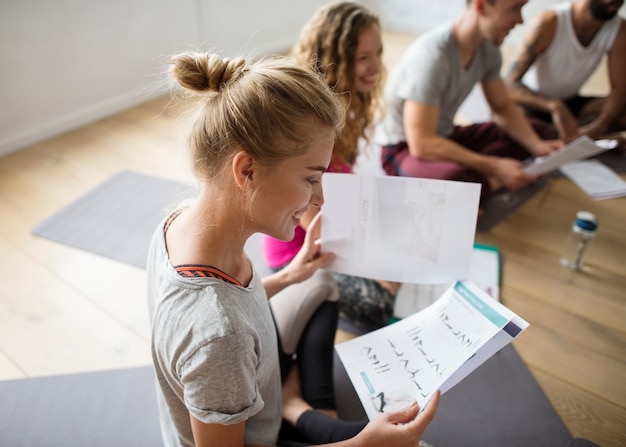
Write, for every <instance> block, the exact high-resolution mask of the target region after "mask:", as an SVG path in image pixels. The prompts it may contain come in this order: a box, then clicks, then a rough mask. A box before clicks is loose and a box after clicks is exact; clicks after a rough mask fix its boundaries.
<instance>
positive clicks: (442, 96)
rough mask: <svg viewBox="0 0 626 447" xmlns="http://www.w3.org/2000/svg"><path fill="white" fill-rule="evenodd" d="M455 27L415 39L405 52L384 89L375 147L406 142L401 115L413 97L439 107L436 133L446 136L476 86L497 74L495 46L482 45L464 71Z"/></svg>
mask: <svg viewBox="0 0 626 447" xmlns="http://www.w3.org/2000/svg"><path fill="white" fill-rule="evenodd" d="M452 29H453V23H447V24H445V25H441V26H439V27H437V28H434V29H432V30H430V31H428V32H427V33H425V34H423V35H422V36H420V37H418V38H417V39H416V40H415V41H414V42H413V43H412V44H411V45H410V46H409V47H408V48H407V49H406V51H405V52H404V54H403V55H402V57H401V58H400V61H399V62H398V65H397V66H396V68H395V69H394V70H393V72H392V73H391V75H390V76H389V80H388V82H387V84H386V87H385V94H384V97H385V107H386V112H385V117H384V119H383V120H382V122H381V123H380V124H379V125H378V126H377V128H376V135H375V140H376V143H378V144H380V145H383V146H386V145H391V144H397V143H399V142H401V141H406V134H405V132H404V125H403V120H402V113H403V108H404V101H405V100H406V99H411V100H414V101H417V102H419V103H422V104H426V105H430V106H435V107H438V108H439V124H438V127H437V134H438V135H441V136H444V137H445V136H449V135H450V134H451V133H452V131H453V129H454V117H455V115H456V113H457V111H458V109H459V107H460V106H461V104H462V103H463V101H464V100H465V98H466V97H467V96H468V95H469V93H470V92H471V90H472V88H473V87H474V85H475V84H476V83H477V82H483V81H490V80H493V79H496V78H498V77H499V76H500V67H501V65H502V56H501V55H500V50H499V49H498V47H497V46H495V45H494V44H492V43H490V42H485V43H483V44H482V45H481V46H480V47H479V48H478V50H477V51H476V54H475V55H474V58H473V60H472V62H471V64H470V66H469V67H468V68H467V69H465V68H463V66H462V65H461V61H460V60H459V56H458V52H457V45H456V41H455V39H454V35H453V32H452Z"/></svg>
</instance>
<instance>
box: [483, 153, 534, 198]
mask: <svg viewBox="0 0 626 447" xmlns="http://www.w3.org/2000/svg"><path fill="white" fill-rule="evenodd" d="M492 174H493V175H494V176H495V177H496V178H497V179H498V180H499V181H500V182H501V183H502V185H503V186H504V187H506V188H507V189H510V190H511V191H515V190H516V189H520V188H523V187H524V186H526V185H529V184H530V183H532V182H534V181H535V180H536V177H535V176H533V175H530V174H526V173H525V172H524V170H523V165H522V162H520V161H519V160H515V159H514V158H505V157H501V158H498V159H496V161H495V163H494V170H493V173H492Z"/></svg>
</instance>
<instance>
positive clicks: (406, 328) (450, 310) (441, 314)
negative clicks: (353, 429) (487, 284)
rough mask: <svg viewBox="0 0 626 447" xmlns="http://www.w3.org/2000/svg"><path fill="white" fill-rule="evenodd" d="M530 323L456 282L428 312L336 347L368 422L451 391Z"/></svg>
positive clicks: (472, 287) (471, 286) (470, 285)
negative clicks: (384, 413) (436, 392)
mask: <svg viewBox="0 0 626 447" xmlns="http://www.w3.org/2000/svg"><path fill="white" fill-rule="evenodd" d="M526 327H528V323H527V322H526V321H525V320H523V319H522V318H520V317H519V316H517V315H516V314H514V313H513V312H511V311H510V310H509V309H507V308H506V307H504V306H503V305H502V304H500V303H499V302H497V301H495V300H493V299H492V298H490V297H489V296H488V295H487V294H486V293H485V292H483V291H482V290H480V288H479V287H478V286H476V285H475V284H473V283H471V282H469V281H462V282H456V283H454V284H453V285H452V286H451V287H449V288H448V289H447V290H446V292H445V293H444V294H443V295H442V296H441V298H440V299H438V300H437V301H436V302H435V303H433V304H432V305H431V306H429V307H427V308H426V309H424V310H422V311H420V312H418V313H416V314H414V315H411V316H409V317H407V318H404V319H403V320H400V321H398V322H397V323H394V324H392V325H389V326H385V327H384V328H381V329H378V330H376V331H373V332H370V333H368V334H365V335H362V336H360V337H357V338H355V339H352V340H349V341H347V342H344V343H340V344H338V345H336V350H337V354H338V355H339V358H340V359H341V361H342V362H343V364H344V366H345V368H346V371H347V373H348V376H349V377H350V380H351V381H352V384H353V386H354V388H355V390H356V392H357V395H358V396H359V399H360V400H361V403H362V404H363V408H364V409H365V412H366V414H367V416H368V417H369V418H370V419H372V418H374V417H376V416H377V415H379V414H380V413H381V412H385V411H393V410H397V409H400V408H403V407H406V406H407V405H410V404H411V403H412V402H413V401H417V402H418V404H419V405H420V407H421V408H424V406H425V405H426V403H427V402H428V401H429V400H430V398H431V396H432V394H433V393H434V392H435V391H436V390H437V389H440V390H441V391H442V393H443V392H446V391H447V390H449V389H450V388H451V387H452V386H454V385H455V384H457V383H458V382H459V381H461V380H462V379H463V378H465V377H466V376H467V375H468V374H470V373H471V372H472V371H473V370H474V369H476V368H477V367H478V366H479V365H480V364H482V363H483V362H484V361H485V360H487V359H488V358H489V357H491V356H492V355H493V354H495V353H496V352H497V351H499V350H500V349H502V348H503V347H504V346H506V345H507V344H508V343H510V342H511V341H512V340H513V339H515V337H517V336H518V335H519V334H520V333H521V332H522V331H523V330H524V329H526Z"/></svg>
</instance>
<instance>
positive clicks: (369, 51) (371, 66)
mask: <svg viewBox="0 0 626 447" xmlns="http://www.w3.org/2000/svg"><path fill="white" fill-rule="evenodd" d="M382 55H383V42H382V38H381V34H380V28H379V26H378V25H376V24H374V25H371V26H369V27H367V28H365V29H364V30H363V31H361V32H360V33H359V38H358V45H357V47H356V51H355V52H354V89H355V90H356V91H357V92H359V93H367V92H369V91H370V90H372V89H373V88H374V87H375V86H376V83H377V82H378V78H379V74H380V70H381V67H382Z"/></svg>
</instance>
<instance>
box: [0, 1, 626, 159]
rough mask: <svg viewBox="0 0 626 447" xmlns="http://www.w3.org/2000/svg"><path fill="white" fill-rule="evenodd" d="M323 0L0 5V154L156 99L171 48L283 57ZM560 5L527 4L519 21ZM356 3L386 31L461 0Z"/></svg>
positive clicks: (444, 12) (435, 15)
mask: <svg viewBox="0 0 626 447" xmlns="http://www.w3.org/2000/svg"><path fill="white" fill-rule="evenodd" d="M326 1H329V0H295V1H294V0H226V1H224V0H0V64H1V68H0V156H1V155H3V154H7V153H9V152H12V151H15V150H18V149H20V148H23V147H26V146H28V145H30V144H34V143H37V142H39V141H41V140H43V139H45V138H49V137H51V136H54V135H57V134H60V133H62V132H65V131H67V130H70V129H73V128H76V127H78V126H81V125H84V124H86V123H89V122H92V121H94V120H97V119H100V118H103V117H105V116H108V115H110V114H113V113H116V112H119V111H121V110H123V109H125V108H128V107H131V106H134V105H137V104H139V103H141V102H144V101H146V100H148V99H150V98H153V97H155V96H158V95H160V94H162V93H163V92H164V90H163V80H164V76H163V75H159V73H162V72H163V70H164V69H165V64H166V60H167V57H168V55H171V54H172V53H173V52H175V51H176V50H181V49H189V48H192V49H203V50H210V49H218V50H219V51H220V52H222V53H223V54H227V55H235V54H244V55H251V54H259V55H262V54H268V53H275V52H278V51H284V50H286V49H288V48H289V47H290V46H291V45H292V43H293V42H294V41H295V39H296V38H297V35H298V33H299V30H300V28H301V26H302V24H303V23H304V22H305V21H306V20H307V18H308V17H309V16H310V15H311V14H312V13H313V11H315V10H316V9H317V8H318V7H319V6H320V5H322V4H324V3H326ZM558 1H560V0H531V1H530V2H529V3H528V4H527V5H526V6H525V8H524V17H525V18H526V19H528V18H531V17H534V15H536V14H537V13H538V12H539V11H542V10H543V9H545V8H547V7H549V6H550V5H552V4H554V3H557V2H558ZM362 3H364V4H366V5H368V6H369V7H370V8H371V9H372V10H374V11H376V12H378V13H379V14H380V16H381V20H382V23H383V27H384V28H385V29H387V30H390V31H400V32H414V33H421V32H424V31H426V30H428V29H430V28H431V27H433V26H435V25H438V24H439V23H441V22H442V21H445V20H453V19H454V18H456V17H457V16H458V15H459V14H460V13H461V11H462V9H463V7H464V5H465V0H435V1H433V0H363V1H362ZM625 10H626V6H625V7H624V8H622V11H621V14H622V15H623V16H625V15H626V14H625ZM522 31H523V26H522V27H518V28H516V29H515V30H513V32H512V33H511V35H509V37H508V38H507V41H506V42H505V44H507V45H508V44H511V45H513V44H515V43H517V42H518V41H519V40H520V37H521V33H522Z"/></svg>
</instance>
